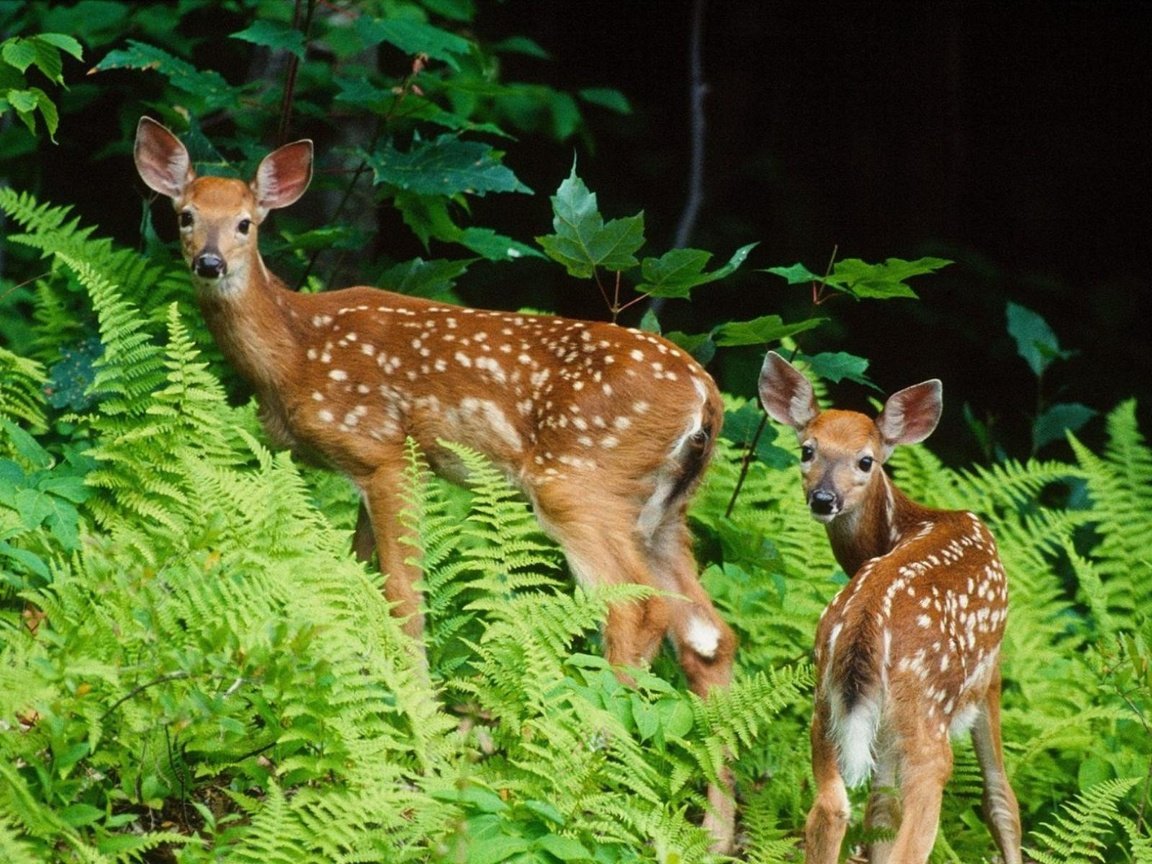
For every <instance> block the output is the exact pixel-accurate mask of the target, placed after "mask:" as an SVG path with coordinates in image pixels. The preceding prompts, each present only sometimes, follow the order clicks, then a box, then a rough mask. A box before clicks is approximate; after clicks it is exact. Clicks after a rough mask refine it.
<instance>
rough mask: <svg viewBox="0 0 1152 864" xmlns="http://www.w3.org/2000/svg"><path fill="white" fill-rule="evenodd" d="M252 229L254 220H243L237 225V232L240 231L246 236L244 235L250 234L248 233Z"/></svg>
mask: <svg viewBox="0 0 1152 864" xmlns="http://www.w3.org/2000/svg"><path fill="white" fill-rule="evenodd" d="M251 227H252V220H251V219H241V220H240V221H239V222H237V223H236V230H237V231H239V232H240V233H241V234H244V235H247V234H248V231H249V229H250V228H251Z"/></svg>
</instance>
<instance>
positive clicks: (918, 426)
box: [876, 378, 944, 453]
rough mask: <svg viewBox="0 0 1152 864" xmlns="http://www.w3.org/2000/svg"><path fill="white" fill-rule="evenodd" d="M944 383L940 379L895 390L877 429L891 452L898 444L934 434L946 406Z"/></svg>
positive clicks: (910, 442) (886, 447) (917, 442)
mask: <svg viewBox="0 0 1152 864" xmlns="http://www.w3.org/2000/svg"><path fill="white" fill-rule="evenodd" d="M943 391H944V385H943V384H941V383H940V381H939V380H938V379H936V378H933V379H932V380H931V381H924V382H922V383H920V384H914V385H912V386H911V387H906V388H904V389H903V390H901V391H899V392H898V393H893V394H892V395H891V396H890V397H888V401H887V402H885V403H884V410H883V411H881V412H880V416H879V417H877V418H876V428H877V430H879V432H880V437H881V438H882V439H883V441H884V447H885V449H886V450H887V451H888V452H889V453H891V451H892V449H893V448H894V447H896V446H897V445H898V444H919V443H920V442H921V441H923V440H924V439H925V438H927V437H928V436H929V435H931V434H932V432H933V431H934V430H935V429H936V424H937V423H939V422H940V412H941V411H942V410H943V408H944V398H943Z"/></svg>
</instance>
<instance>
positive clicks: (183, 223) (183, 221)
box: [180, 210, 192, 228]
mask: <svg viewBox="0 0 1152 864" xmlns="http://www.w3.org/2000/svg"><path fill="white" fill-rule="evenodd" d="M180 227H181V228H191V227H192V211H191V210H181V211H180Z"/></svg>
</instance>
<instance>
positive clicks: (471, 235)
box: [456, 227, 544, 261]
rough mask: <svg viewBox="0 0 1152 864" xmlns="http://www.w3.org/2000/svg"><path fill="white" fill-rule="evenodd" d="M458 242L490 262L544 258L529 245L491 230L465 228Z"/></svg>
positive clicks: (457, 239)
mask: <svg viewBox="0 0 1152 864" xmlns="http://www.w3.org/2000/svg"><path fill="white" fill-rule="evenodd" d="M456 242H457V243H459V244H460V245H461V246H464V247H466V248H468V249H471V250H472V251H473V252H475V253H476V254H477V255H480V256H481V257H483V258H486V259H487V260H489V261H511V260H514V259H516V258H543V257H544V255H543V254H542V253H541V252H540V251H539V250H538V249H534V248H532V247H531V246H529V245H528V244H527V243H521V242H520V241H519V240H513V239H512V238H511V237H506V236H504V235H503V234H498V233H497V232H495V231H493V230H492V229H491V228H477V227H473V228H465V229H464V230H463V231H461V232H460V235H459V236H458V237H457V238H456Z"/></svg>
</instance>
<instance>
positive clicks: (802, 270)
mask: <svg viewBox="0 0 1152 864" xmlns="http://www.w3.org/2000/svg"><path fill="white" fill-rule="evenodd" d="M763 272H764V273H773V274H775V275H777V276H782V277H784V279H785V280H786V281H787V282H788V284H789V285H806V284H808V283H809V282H819V281H820V279H821V278H822V277H820V276H817V275H816V274H815V273H813V272H812V271H811V270H809V269H808V268H807V267H805V266H804V265H803V264H793V265H792V266H791V267H769V268H767V269H766V270H764V271H763Z"/></svg>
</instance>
